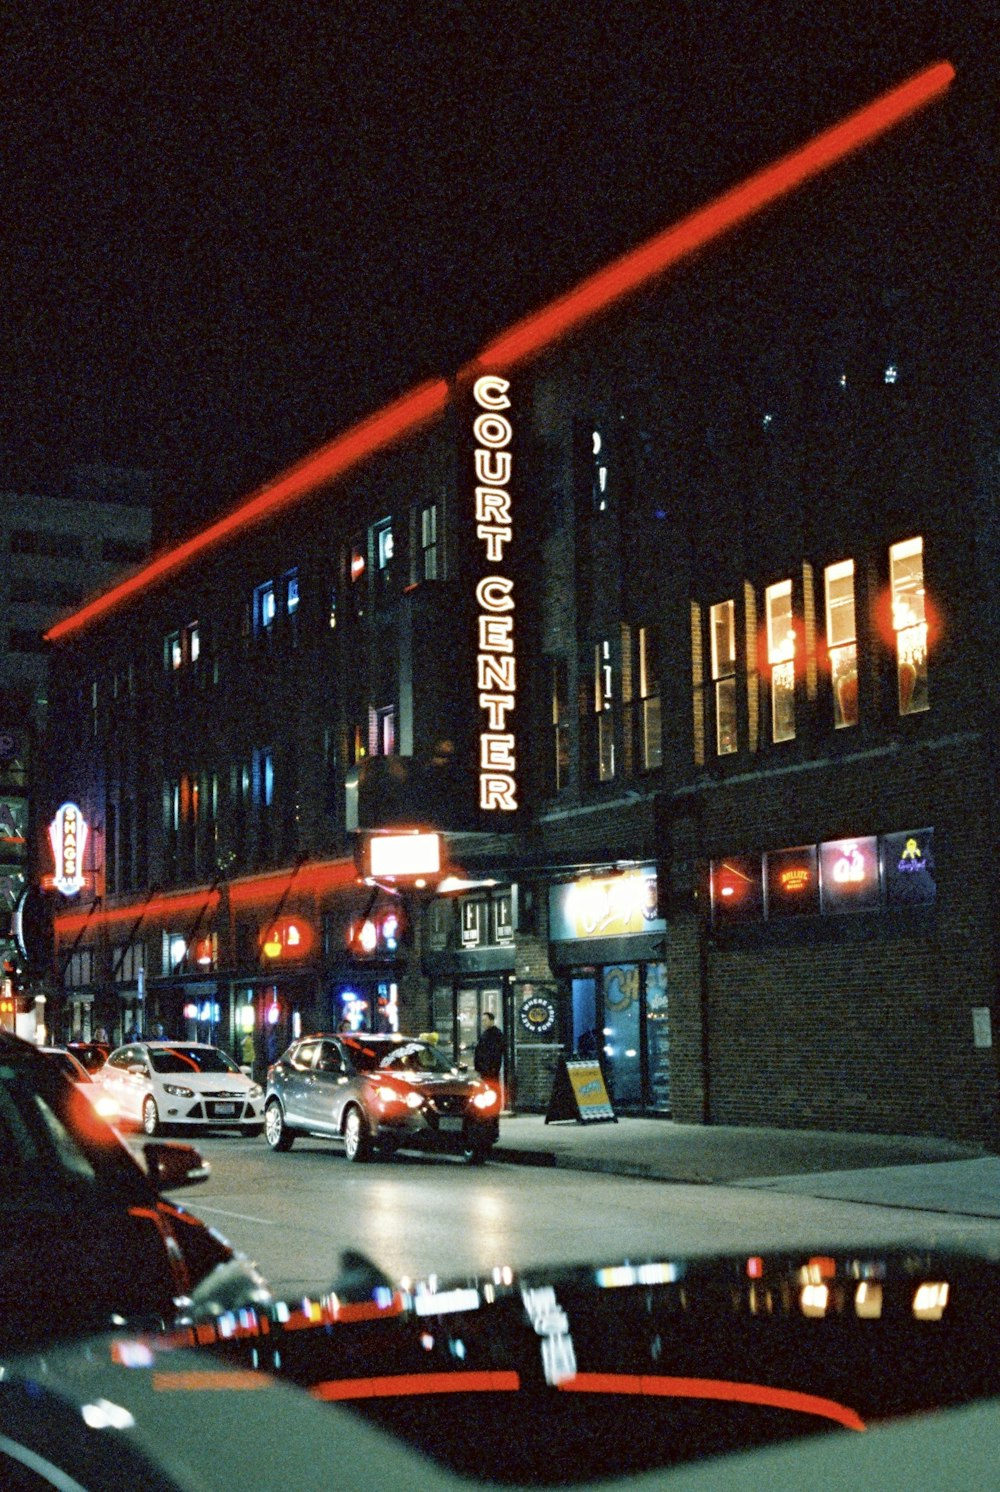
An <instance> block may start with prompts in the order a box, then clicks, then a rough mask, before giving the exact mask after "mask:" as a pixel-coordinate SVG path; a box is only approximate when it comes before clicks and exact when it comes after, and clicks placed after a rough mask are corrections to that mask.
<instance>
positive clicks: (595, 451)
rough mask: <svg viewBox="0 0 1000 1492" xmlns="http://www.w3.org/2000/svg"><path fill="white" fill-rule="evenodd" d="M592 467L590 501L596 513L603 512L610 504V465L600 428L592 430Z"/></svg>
mask: <svg viewBox="0 0 1000 1492" xmlns="http://www.w3.org/2000/svg"><path fill="white" fill-rule="evenodd" d="M590 451H591V468H590V472H591V475H590V502H591V507H592V508H593V510H594V512H595V513H603V512H605V510H606V509H607V506H608V467H607V460H608V458H607V452H606V450H605V441H604V436H603V435H602V434H601V432H600V430H594V431H592V432H591V437H590Z"/></svg>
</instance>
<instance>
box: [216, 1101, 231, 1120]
mask: <svg viewBox="0 0 1000 1492" xmlns="http://www.w3.org/2000/svg"><path fill="white" fill-rule="evenodd" d="M235 1113H236V1105H235V1104H234V1103H217V1104H216V1105H215V1117H216V1119H228V1117H229V1116H230V1114H235Z"/></svg>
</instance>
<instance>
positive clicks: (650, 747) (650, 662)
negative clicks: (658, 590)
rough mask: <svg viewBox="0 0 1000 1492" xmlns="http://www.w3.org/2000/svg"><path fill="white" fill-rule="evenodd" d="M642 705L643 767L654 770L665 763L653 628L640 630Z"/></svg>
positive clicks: (640, 693)
mask: <svg viewBox="0 0 1000 1492" xmlns="http://www.w3.org/2000/svg"><path fill="white" fill-rule="evenodd" d="M639 703H640V708H641V711H642V765H643V767H644V768H645V769H646V770H647V771H652V770H653V769H654V768H655V767H659V766H660V765H661V764H662V762H663V739H662V733H661V727H660V664H659V658H658V656H657V647H656V637H655V634H654V632H653V629H652V628H651V627H640V628H639Z"/></svg>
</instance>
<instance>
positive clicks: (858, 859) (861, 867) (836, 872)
mask: <svg viewBox="0 0 1000 1492" xmlns="http://www.w3.org/2000/svg"><path fill="white" fill-rule="evenodd" d="M833 879H834V880H835V881H837V882H838V883H839V884H840V885H841V886H845V885H857V884H859V883H860V882H862V881H863V880H864V879H865V862H864V859H863V857H862V854H861V851H860V850H859V849H858V847H857V845H856V844H853V843H848V844H845V845H844V853H843V854H842V855H841V857H840V859H839V860H838V861H837V862H836V864H835V865H834V867H833Z"/></svg>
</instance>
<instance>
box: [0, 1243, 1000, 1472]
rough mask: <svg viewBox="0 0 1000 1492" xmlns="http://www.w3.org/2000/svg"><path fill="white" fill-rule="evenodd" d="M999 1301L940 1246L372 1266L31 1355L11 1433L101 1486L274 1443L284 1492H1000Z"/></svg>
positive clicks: (356, 1258) (15, 1382) (991, 1272)
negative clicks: (401, 1270) (489, 1266)
mask: <svg viewBox="0 0 1000 1492" xmlns="http://www.w3.org/2000/svg"><path fill="white" fill-rule="evenodd" d="M862 1286H864V1287H865V1288H864V1289H862V1288H861V1287H862ZM876 1286H881V1294H879V1292H878V1291H877V1290H876V1289H875V1287H876ZM824 1290H825V1291H826V1295H825V1296H824V1295H823V1291H824ZM998 1302H1000V1270H998V1264H997V1261H996V1260H995V1259H984V1258H979V1257H977V1256H971V1255H961V1254H953V1253H936V1252H927V1251H921V1250H899V1251H892V1252H889V1253H886V1252H884V1251H879V1252H876V1251H872V1252H858V1251H852V1252H851V1253H850V1254H844V1253H837V1252H836V1251H830V1252H822V1251H815V1252H812V1253H808V1254H794V1255H793V1254H783V1255H769V1256H749V1257H747V1256H740V1257H734V1256H727V1257H725V1258H721V1257H720V1258H711V1259H704V1258H698V1259H643V1260H620V1261H618V1262H616V1263H608V1262H601V1261H594V1262H592V1263H588V1264H582V1265H580V1266H577V1267H575V1268H572V1269H558V1270H542V1271H525V1272H522V1273H521V1274H514V1273H513V1272H512V1271H511V1270H508V1269H504V1268H503V1267H502V1266H500V1267H498V1268H497V1269H495V1270H493V1271H492V1272H490V1273H488V1274H485V1275H483V1276H476V1277H464V1278H462V1279H452V1280H445V1279H443V1278H442V1279H438V1278H432V1279H428V1280H425V1281H417V1282H415V1281H404V1280H401V1281H398V1282H396V1283H392V1282H391V1281H389V1280H388V1279H387V1277H386V1276H385V1275H384V1274H382V1272H381V1271H380V1270H379V1269H378V1268H377V1266H376V1265H374V1264H373V1263H372V1262H371V1261H369V1260H367V1259H365V1258H364V1257H363V1256H360V1255H357V1254H350V1255H345V1256H344V1259H343V1261H342V1266H341V1269H340V1271H339V1273H338V1275H337V1277H336V1279H335V1280H334V1281H333V1282H332V1284H331V1286H330V1288H328V1289H326V1290H325V1291H323V1292H321V1293H318V1294H317V1295H316V1296H315V1298H312V1299H310V1298H306V1299H297V1300H296V1301H294V1302H292V1301H289V1302H287V1303H280V1302H278V1303H270V1304H264V1305H261V1306H260V1307H258V1308H247V1309H243V1308H236V1307H235V1306H233V1307H231V1308H230V1307H229V1306H227V1305H226V1302H225V1300H223V1299H219V1300H216V1301H215V1302H214V1303H213V1304H212V1305H211V1307H210V1308H209V1309H207V1311H206V1310H204V1309H203V1312H202V1317H201V1319H200V1320H199V1321H197V1322H196V1323H195V1324H194V1325H193V1326H192V1327H191V1328H189V1329H187V1330H181V1331H175V1332H174V1333H173V1334H172V1335H170V1336H167V1337H161V1338H159V1339H154V1338H150V1337H146V1336H139V1335H135V1334H127V1333H118V1334H116V1335H114V1336H107V1337H101V1338H95V1339H93V1340H91V1341H88V1342H86V1343H84V1344H80V1345H77V1346H65V1347H60V1348H58V1349H54V1350H47V1351H46V1353H45V1354H44V1357H42V1356H40V1355H39V1356H34V1357H32V1356H26V1357H19V1358H12V1359H8V1360H6V1361H5V1363H4V1372H3V1374H2V1375H0V1410H2V1412H0V1419H2V1421H3V1424H4V1433H5V1435H6V1436H7V1443H8V1444H10V1443H11V1442H14V1443H17V1444H23V1445H25V1446H26V1447H27V1448H28V1449H29V1450H30V1451H31V1452H32V1453H33V1454H37V1455H38V1456H43V1457H49V1458H50V1459H51V1458H53V1457H54V1456H56V1455H57V1454H62V1453H63V1449H64V1448H65V1447H66V1446H68V1445H71V1444H72V1443H73V1441H74V1437H75V1441H76V1443H77V1448H76V1452H75V1455H76V1459H75V1460H71V1461H68V1462H66V1463H65V1464H67V1465H68V1466H69V1467H71V1469H72V1471H73V1474H74V1476H76V1478H77V1483H78V1485H80V1486H84V1487H90V1486H94V1487H97V1486H103V1485H111V1484H114V1485H142V1486H148V1487H151V1488H159V1487H182V1488H188V1487H194V1486H198V1487H202V1488H206V1489H214V1488H217V1487H218V1488H222V1487H225V1488H227V1489H228V1488H231V1487H232V1486H233V1485H234V1484H238V1483H239V1473H236V1474H235V1481H234V1467H244V1466H245V1465H246V1464H247V1463H246V1455H247V1447H248V1446H252V1447H255V1448H257V1449H256V1452H255V1454H254V1458H253V1466H254V1486H255V1487H259V1488H260V1489H261V1492H267V1489H269V1488H271V1487H276V1486H278V1485H279V1484H280V1486H281V1487H282V1488H283V1489H286V1488H295V1489H296V1492H299V1489H303V1492H309V1489H312V1488H313V1487H317V1488H318V1487H328V1486H333V1485H336V1486H338V1487H342V1488H345V1489H353V1488H355V1487H358V1488H360V1487H362V1486H363V1487H364V1488H365V1489H367V1488H368V1487H370V1486H371V1484H372V1480H373V1476H374V1479H375V1480H377V1481H378V1482H379V1483H380V1484H382V1483H384V1484H385V1485H390V1486H396V1485H398V1486H400V1487H409V1486H420V1487H421V1488H427V1489H437V1488H442V1489H444V1488H452V1489H454V1492H461V1489H462V1488H473V1487H476V1488H479V1487H485V1486H495V1485H496V1483H497V1482H501V1483H503V1484H504V1485H506V1486H508V1487H510V1488H517V1487H528V1486H532V1487H537V1486H556V1485H560V1486H566V1485H570V1486H577V1487H579V1488H581V1489H583V1488H592V1489H596V1488H606V1489H611V1488H619V1489H620V1488H622V1487H624V1486H627V1487H628V1488H629V1489H635V1492H645V1489H647V1488H648V1489H652V1488H661V1487H662V1488H664V1489H665V1492H671V1489H674V1492H685V1489H689V1492H709V1489H711V1492H726V1489H730V1488H733V1489H735V1488H743V1489H749V1488H754V1489H756V1488H758V1487H760V1486H765V1485H766V1486H769V1487H774V1488H777V1489H786V1488H787V1489H792V1488H795V1489H796V1492H798V1489H799V1488H801V1487H803V1486H823V1487H845V1488H846V1487H856V1486H874V1485H878V1486H880V1487H884V1488H887V1489H893V1488H900V1489H902V1488H903V1487H905V1488H907V1489H914V1488H932V1487H933V1488H937V1487H939V1486H944V1485H950V1486H958V1485H961V1486H966V1485H967V1486H970V1487H972V1486H987V1485H991V1484H992V1480H993V1479H994V1457H995V1446H996V1443H997V1437H998V1435H1000V1400H998V1398H997V1395H998V1393H1000V1361H998V1354H997V1352H996V1347H995V1344H996V1341H997V1334H996V1333H997V1326H998ZM876 1304H877V1306H878V1310H877V1312H876ZM196 1342H200V1343H202V1344H203V1350H202V1351H201V1352H196V1351H194V1350H193V1344H195V1343H196ZM262 1370H266V1372H265V1371H262ZM294 1386H298V1388H299V1389H300V1390H304V1392H299V1393H296V1391H295V1387H294ZM234 1396H235V1398H234ZM345 1406H349V1407H350V1409H351V1411H352V1413H350V1414H348V1413H347V1412H346V1409H345ZM930 1409H935V1410H937V1411H941V1412H939V1413H936V1414H934V1415H933V1416H928V1415H927V1413H926V1412H927V1411H928V1410H930ZM861 1432H864V1433H861ZM81 1437H84V1438H85V1439H86V1441H87V1446H88V1452H89V1455H90V1457H91V1459H90V1460H87V1459H86V1458H83V1457H81V1455H80V1453H79V1442H80V1439H81ZM262 1447H269V1448H270V1450H271V1454H270V1455H263V1454H260V1448H262ZM101 1455H104V1456H106V1457H107V1458H110V1457H114V1458H115V1461H114V1472H115V1474H114V1475H113V1476H112V1475H109V1474H108V1473H109V1472H110V1469H111V1464H112V1463H111V1460H110V1459H107V1460H106V1461H105V1462H104V1463H99V1460H97V1459H94V1458H100V1456H101ZM92 1466H98V1469H99V1470H100V1469H102V1467H103V1472H104V1480H103V1481H102V1480H101V1477H100V1476H99V1475H95V1476H94V1478H93V1480H87V1478H86V1475H85V1472H86V1470H87V1468H88V1467H92ZM151 1467H155V1468H156V1470H157V1472H158V1475H159V1479H156V1478H154V1477H153V1475H152V1472H151V1470H150V1468H151ZM959 1473H960V1475H959ZM956 1478H958V1479H956Z"/></svg>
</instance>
